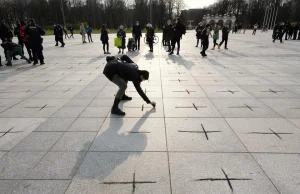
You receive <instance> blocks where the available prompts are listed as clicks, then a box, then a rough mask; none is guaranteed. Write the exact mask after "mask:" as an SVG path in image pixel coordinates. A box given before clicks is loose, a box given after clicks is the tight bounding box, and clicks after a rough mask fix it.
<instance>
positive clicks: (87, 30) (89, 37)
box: [86, 26, 93, 42]
mask: <svg viewBox="0 0 300 194" xmlns="http://www.w3.org/2000/svg"><path fill="white" fill-rule="evenodd" d="M92 32H93V28H91V27H90V26H87V28H86V33H87V35H88V40H89V42H93V39H92Z"/></svg>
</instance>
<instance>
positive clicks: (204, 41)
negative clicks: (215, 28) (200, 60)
mask: <svg viewBox="0 0 300 194" xmlns="http://www.w3.org/2000/svg"><path fill="white" fill-rule="evenodd" d="M209 35H210V24H206V26H205V28H204V29H203V30H202V33H201V37H202V44H203V49H202V51H201V52H200V54H201V55H202V57H206V56H207V55H206V54H205V51H206V50H207V49H208V46H209Z"/></svg>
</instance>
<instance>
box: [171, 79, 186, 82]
mask: <svg viewBox="0 0 300 194" xmlns="http://www.w3.org/2000/svg"><path fill="white" fill-rule="evenodd" d="M170 81H172V82H177V81H178V82H187V81H188V80H181V79H176V80H170Z"/></svg>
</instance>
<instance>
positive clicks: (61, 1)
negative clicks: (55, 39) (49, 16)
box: [60, 0, 66, 26]
mask: <svg viewBox="0 0 300 194" xmlns="http://www.w3.org/2000/svg"><path fill="white" fill-rule="evenodd" d="M60 9H61V14H62V17H63V23H64V26H66V20H65V12H64V4H63V0H60Z"/></svg>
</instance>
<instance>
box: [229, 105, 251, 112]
mask: <svg viewBox="0 0 300 194" xmlns="http://www.w3.org/2000/svg"><path fill="white" fill-rule="evenodd" d="M229 108H247V109H249V110H251V111H253V108H256V107H255V106H252V107H251V106H249V105H247V104H245V106H232V107H229Z"/></svg>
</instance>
